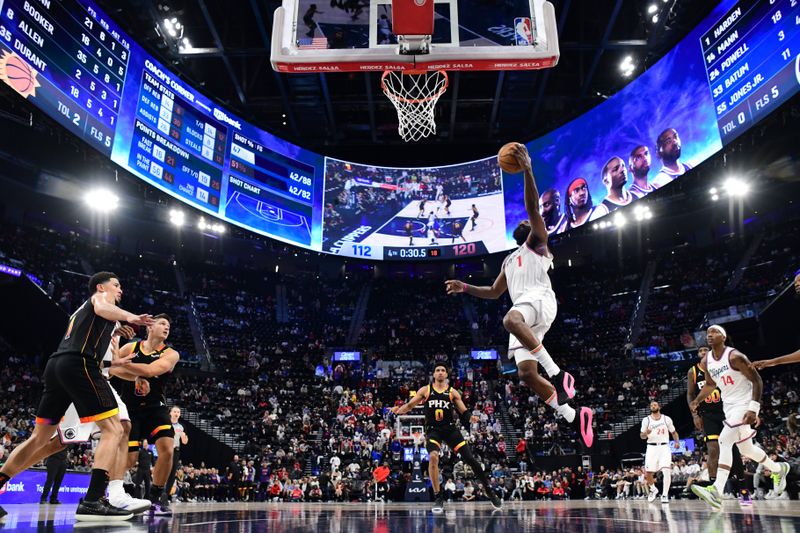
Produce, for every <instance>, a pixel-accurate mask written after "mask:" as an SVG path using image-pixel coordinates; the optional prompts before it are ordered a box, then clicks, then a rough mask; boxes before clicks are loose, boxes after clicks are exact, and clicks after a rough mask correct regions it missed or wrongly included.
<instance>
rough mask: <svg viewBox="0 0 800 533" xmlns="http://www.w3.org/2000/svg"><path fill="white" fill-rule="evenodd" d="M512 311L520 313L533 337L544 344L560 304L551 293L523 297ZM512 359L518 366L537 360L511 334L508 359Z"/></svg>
mask: <svg viewBox="0 0 800 533" xmlns="http://www.w3.org/2000/svg"><path fill="white" fill-rule="evenodd" d="M511 309H512V310H514V311H519V313H520V314H521V315H522V317H523V318H524V319H525V324H527V325H528V327H530V328H531V332H533V336H534V337H536V339H537V340H538V341H539V342H544V336H545V334H546V333H547V332H548V331H549V330H550V326H551V325H552V324H553V321H554V320H555V319H556V314H557V313H558V304H557V303H556V295H555V294H554V293H553V292H552V291H550V292H549V293H544V294H535V295H530V296H528V295H522V296H521V297H520V298H518V299H517V301H516V302H515V303H514V305H513V306H512V307H511ZM512 357H513V358H514V361H515V362H516V363H517V365H519V364H520V363H521V362H522V361H535V360H536V358H535V357H534V356H533V355H531V354H530V352H529V350H528V349H527V348H525V347H524V346H523V345H522V343H521V342H520V341H519V340H518V339H517V338H516V337H515V336H514V335H511V334H509V336H508V358H509V359H511V358H512Z"/></svg>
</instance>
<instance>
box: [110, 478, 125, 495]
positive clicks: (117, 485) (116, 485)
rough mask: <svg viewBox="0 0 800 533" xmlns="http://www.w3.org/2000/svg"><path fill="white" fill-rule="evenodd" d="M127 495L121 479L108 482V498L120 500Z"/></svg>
mask: <svg viewBox="0 0 800 533" xmlns="http://www.w3.org/2000/svg"><path fill="white" fill-rule="evenodd" d="M124 496H125V489H124V488H123V487H122V480H121V479H112V480H111V481H109V482H108V498H109V499H114V500H118V499H119V498H122V497H124Z"/></svg>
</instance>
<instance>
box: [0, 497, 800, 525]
mask: <svg viewBox="0 0 800 533" xmlns="http://www.w3.org/2000/svg"><path fill="white" fill-rule="evenodd" d="M4 507H5V509H6V510H7V511H8V513H9V515H8V516H7V517H6V518H5V520H3V521H2V522H0V531H20V532H24V531H37V532H62V531H72V530H73V529H76V530H84V531H107V532H110V531H132V532H133V531H150V532H159V533H161V532H167V531H185V532H187V533H205V532H209V533H210V532H248V533H249V532H258V531H275V532H309V533H310V532H317V531H324V532H325V533H339V532H348V533H349V532H374V533H394V532H401V533H418V532H432V533H445V532H450V531H452V532H458V533H470V532H481V533H484V532H485V533H500V532H514V533H516V532H520V531H563V532H569V533H572V532H594V531H601V532H605V531H614V532H617V531H619V532H646V533H655V532H659V531H665V532H669V533H684V532H691V533H712V532H714V533H716V532H719V533H723V532H734V531H737V532H738V531H745V532H751V531H752V532H755V531H768V532H775V533H778V532H780V533H783V532H794V531H800V502H798V501H757V502H754V505H753V506H752V507H740V506H739V504H738V502H735V501H726V502H725V507H724V509H723V511H721V512H712V511H711V510H710V509H709V508H708V507H707V506H706V505H705V504H704V503H702V502H699V501H696V500H692V501H685V500H680V501H673V502H671V503H670V504H669V505H661V504H660V503H653V504H648V503H647V502H643V501H619V502H617V501H582V500H581V501H566V502H555V501H554V502H513V503H507V502H506V503H504V507H503V509H502V510H500V511H493V509H492V508H491V506H490V505H489V504H488V503H483V502H481V503H469V504H468V503H449V504H447V505H446V506H445V512H444V513H442V514H437V515H434V514H432V513H431V511H430V505H428V504H424V505H423V504H412V503H366V504H360V503H351V504H333V503H323V504H314V503H305V504H304V503H195V504H192V503H189V504H176V505H175V506H174V507H173V510H174V515H173V516H172V517H171V518H165V517H153V516H149V515H148V514H144V515H141V516H137V517H135V518H134V519H133V520H131V521H128V522H121V523H119V522H117V523H106V524H103V523H100V524H97V523H82V524H81V523H78V524H77V525H76V523H75V518H74V515H75V505H59V506H49V505H42V506H40V505H35V504H25V505H6V506H4Z"/></svg>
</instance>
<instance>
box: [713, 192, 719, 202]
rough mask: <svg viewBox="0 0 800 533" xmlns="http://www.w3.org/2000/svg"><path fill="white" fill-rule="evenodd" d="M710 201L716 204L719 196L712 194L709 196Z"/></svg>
mask: <svg viewBox="0 0 800 533" xmlns="http://www.w3.org/2000/svg"><path fill="white" fill-rule="evenodd" d="M711 199H712V200H714V201H715V202H716V201H717V200H719V195H718V194H712V195H711Z"/></svg>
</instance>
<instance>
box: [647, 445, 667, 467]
mask: <svg viewBox="0 0 800 533" xmlns="http://www.w3.org/2000/svg"><path fill="white" fill-rule="evenodd" d="M670 468H672V450H670V446H669V443H668V442H667V443H664V444H648V445H647V451H646V452H645V454H644V469H645V470H646V471H648V472H658V471H659V470H664V469H670Z"/></svg>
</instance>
